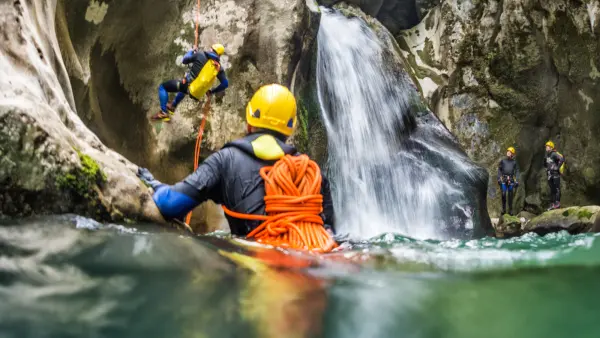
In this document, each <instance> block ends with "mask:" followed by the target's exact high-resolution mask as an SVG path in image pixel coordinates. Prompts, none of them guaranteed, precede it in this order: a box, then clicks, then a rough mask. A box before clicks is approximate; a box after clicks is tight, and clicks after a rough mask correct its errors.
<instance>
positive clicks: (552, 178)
mask: <svg viewBox="0 0 600 338" xmlns="http://www.w3.org/2000/svg"><path fill="white" fill-rule="evenodd" d="M563 163H565V158H564V156H562V154H561V153H559V152H558V151H556V149H555V148H554V142H552V141H548V142H546V158H545V159H544V167H546V173H547V175H548V185H549V186H550V207H549V208H548V210H553V209H558V208H560V174H561V172H560V168H561V166H562V165H563Z"/></svg>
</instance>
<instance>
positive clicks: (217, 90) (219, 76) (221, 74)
mask: <svg viewBox="0 0 600 338" xmlns="http://www.w3.org/2000/svg"><path fill="white" fill-rule="evenodd" d="M217 79H219V82H220V83H219V85H218V86H217V87H216V88H214V89H211V90H210V92H211V93H212V94H216V93H220V92H222V91H224V90H225V89H227V87H229V81H228V80H227V75H225V71H224V70H223V69H221V70H220V71H219V74H217Z"/></svg>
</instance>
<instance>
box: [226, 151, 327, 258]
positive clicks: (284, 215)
mask: <svg viewBox="0 0 600 338" xmlns="http://www.w3.org/2000/svg"><path fill="white" fill-rule="evenodd" d="M260 176H261V177H262V178H263V180H264V181H265V193H266V194H265V205H266V209H265V210H266V213H267V215H249V214H242V213H238V212H234V211H231V210H229V209H227V208H226V207H225V206H223V210H224V211H225V213H227V214H228V215H229V216H231V217H235V218H239V219H245V220H255V221H264V222H263V223H262V224H261V225H259V226H258V227H257V228H256V229H254V230H253V231H252V232H250V233H249V234H248V236H247V238H250V239H256V241H258V242H259V243H263V244H269V245H273V246H280V247H289V248H292V249H299V250H310V251H313V252H319V253H323V252H329V251H331V250H333V249H334V248H335V247H337V243H336V242H335V241H334V240H333V238H332V236H331V235H330V234H329V233H328V232H327V231H326V230H325V228H324V227H323V219H322V218H321V216H320V214H321V212H322V211H323V195H321V170H320V169H319V166H318V165H317V164H316V163H315V162H314V161H312V160H310V158H309V157H308V156H306V155H300V156H290V155H286V156H285V157H283V158H282V159H280V160H279V161H277V162H276V163H275V165H274V166H269V167H263V168H262V169H261V170H260Z"/></svg>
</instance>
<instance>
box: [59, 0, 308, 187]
mask: <svg viewBox="0 0 600 338" xmlns="http://www.w3.org/2000/svg"><path fill="white" fill-rule="evenodd" d="M303 11H304V2H303V1H300V0H284V1H258V0H235V1H234V0H216V1H210V2H207V1H204V2H201V7H200V16H199V31H200V36H199V48H201V49H209V48H210V46H211V45H212V44H213V43H215V42H220V43H222V44H224V45H225V47H226V55H225V56H224V57H223V58H222V61H223V62H222V64H223V66H224V68H225V70H226V73H227V75H228V78H229V80H230V81H229V83H230V87H229V88H228V90H227V91H226V93H225V95H220V96H218V97H217V98H216V100H213V104H212V109H211V117H210V120H209V124H208V128H207V133H206V137H205V139H206V140H205V142H204V146H203V150H206V152H204V154H205V155H206V154H209V153H210V151H213V150H215V149H218V148H220V147H221V146H222V145H223V144H224V143H225V142H227V141H229V140H231V139H232V138H235V137H236V136H240V135H241V134H243V132H244V123H243V121H244V120H243V116H244V115H243V114H244V108H245V105H246V103H247V101H248V100H249V99H250V96H251V95H252V94H253V92H254V91H255V90H256V89H258V87H259V86H261V85H263V84H266V83H269V82H277V83H283V84H288V83H289V78H290V77H291V75H292V72H293V67H294V65H295V62H296V61H297V59H298V56H297V55H295V53H296V46H297V44H298V42H297V39H298V38H297V34H298V32H299V31H301V29H300V27H299V26H300V25H301V19H302V13H303ZM196 17H197V1H195V0H186V1H176V2H173V1H163V0H150V1H139V0H127V1H96V0H60V1H59V6H58V9H57V13H56V19H57V26H56V27H57V33H58V37H59V42H60V46H61V51H62V55H63V57H64V58H65V63H66V66H67V72H68V74H69V79H70V83H71V85H72V88H73V94H74V95H73V99H74V107H73V108H74V109H76V110H77V112H78V114H79V115H80V116H81V117H82V119H83V120H84V122H85V123H86V125H88V126H89V127H90V128H91V129H92V130H93V131H94V132H96V134H97V135H98V136H99V138H100V139H101V140H102V141H103V142H104V143H106V144H107V145H109V146H110V147H111V148H113V149H115V150H117V151H118V152H120V153H121V154H123V155H124V156H125V157H127V158H128V159H130V160H132V161H134V162H135V163H138V164H140V165H143V166H146V167H148V168H150V169H151V170H152V172H153V173H155V174H156V175H157V177H158V178H159V179H163V180H166V181H170V182H173V181H175V180H179V179H181V178H183V177H184V176H185V175H187V174H189V172H190V170H191V169H192V155H193V149H194V143H195V138H196V134H197V128H198V125H199V121H200V118H201V116H200V112H201V109H200V108H201V103H199V102H197V101H194V100H191V99H190V98H186V99H185V100H184V101H183V102H182V104H181V105H180V106H179V107H178V110H177V113H176V115H175V117H174V118H173V119H172V121H171V122H170V123H168V124H167V123H153V122H151V121H150V120H149V116H150V115H153V114H155V113H156V112H157V111H158V110H159V109H160V108H159V105H158V97H157V88H158V86H159V84H160V83H162V82H164V81H166V80H170V79H178V78H181V77H182V76H183V74H184V73H185V72H186V70H187V67H186V66H184V65H182V64H181V59H182V57H183V54H185V52H186V51H188V50H189V49H190V48H191V47H192V46H193V44H194V32H195V21H196ZM67 91H69V90H68V88H67ZM215 101H216V102H215Z"/></svg>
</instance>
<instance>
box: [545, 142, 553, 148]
mask: <svg viewBox="0 0 600 338" xmlns="http://www.w3.org/2000/svg"><path fill="white" fill-rule="evenodd" d="M546 147H550V148H552V149H554V142H552V141H548V142H546Z"/></svg>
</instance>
